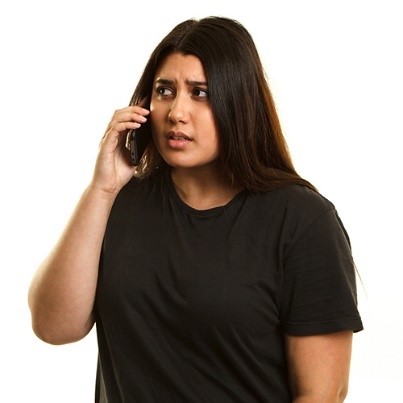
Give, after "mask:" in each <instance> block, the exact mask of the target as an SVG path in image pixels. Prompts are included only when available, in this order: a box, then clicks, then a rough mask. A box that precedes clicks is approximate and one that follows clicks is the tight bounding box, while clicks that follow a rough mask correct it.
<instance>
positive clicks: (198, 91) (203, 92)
mask: <svg viewBox="0 0 403 403" xmlns="http://www.w3.org/2000/svg"><path fill="white" fill-rule="evenodd" d="M193 94H194V96H195V97H197V98H208V91H207V90H202V89H200V88H196V89H195V90H194V91H193Z"/></svg>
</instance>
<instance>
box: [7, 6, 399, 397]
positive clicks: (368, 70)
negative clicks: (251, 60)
mask: <svg viewBox="0 0 403 403" xmlns="http://www.w3.org/2000/svg"><path fill="white" fill-rule="evenodd" d="M398 3H399V1H396V2H393V1H388V0H379V1H354V0H349V1H348V0H347V1H325V0H317V1H309V0H305V1H267V0H266V1H262V0H249V1H242V2H239V3H237V2H234V1H229V2H224V3H222V2H220V1H218V0H214V1H211V0H199V1H198V2H192V1H189V0H184V1H179V0H170V1H165V0H163V1H136V0H132V1H124V0H113V1H112V0H111V1H101V0H98V1H95V0H94V1H85V0H69V1H67V0H66V1H56V0H49V1H46V0H37V1H29V0H13V1H11V0H9V1H3V2H2V3H1V5H0V45H1V47H0V51H1V62H0V150H1V155H0V175H1V181H0V188H1V196H0V203H1V208H0V236H1V238H0V239H1V252H0V253H1V255H0V257H1V281H0V298H1V300H0V309H1V312H0V318H1V332H0V337H1V340H0V383H1V385H2V386H1V389H0V400H1V401H7V402H26V401H31V402H41V403H47V402H50V403H54V402H58V403H63V402H66V403H67V402H68V403H72V402H74V403H81V402H83V403H86V402H91V401H93V392H94V381H95V368H96V355H97V351H96V339H95V334H94V332H92V333H91V334H90V335H89V336H88V337H87V338H86V339H84V340H82V341H80V342H78V343H75V344H71V345H66V346H57V347H56V346H50V345H47V344H45V343H43V342H41V341H39V340H38V339H37V338H36V337H35V336H34V335H33V333H32V330H31V327H30V315H29V310H28V306H27V302H26V299H27V298H26V296H27V289H28V285H29V282H30V280H31V277H32V275H33V273H34V271H35V269H36V267H37V266H38V265H39V264H40V262H41V260H42V259H43V258H44V256H45V255H46V254H47V253H48V251H49V250H50V248H51V247H52V246H53V244H54V243H55V241H56V240H57V238H58V236H59V234H60V232H61V231H62V229H63V227H64V224H65V223H66V221H67V219H68V218H69V216H70V213H71V211H72V209H73V207H74V205H75V203H76V202H77V200H78V198H79V196H80V194H81V192H82V191H83V189H84V187H85V186H86V184H87V183H88V181H89V179H90V177H91V174H92V167H93V164H94V161H95V156H96V152H97V149H98V142H99V140H100V138H101V137H102V135H103V131H104V128H105V127H106V125H107V123H108V121H109V118H110V117H111V115H112V113H113V111H114V110H115V109H117V108H120V107H123V106H125V105H126V104H127V103H128V101H129V99H130V97H131V94H132V91H133V89H134V87H135V85H136V83H137V80H138V78H139V75H140V73H141V72H142V69H143V68H144V65H145V63H146V61H147V59H148V56H149V54H150V53H151V51H152V50H153V48H154V47H155V46H156V44H157V43H158V42H159V40H160V39H161V38H162V37H163V36H164V35H165V34H166V33H167V32H168V31H169V30H170V29H171V28H173V26H174V25H176V24H177V23H179V22H181V21H182V20H184V19H187V18H190V17H204V16H208V15H224V16H228V17H232V18H236V19H238V20H239V21H240V22H242V23H243V24H244V25H245V26H246V28H247V29H248V30H249V31H250V32H251V34H252V35H253V37H254V38H255V41H256V45H257V47H258V49H259V51H260V53H261V56H262V59H263V62H264V65H265V68H266V71H267V74H268V77H269V81H270V85H271V88H272V91H273V94H274V97H275V99H276V102H277V107H278V112H279V115H280V118H281V121H282V124H283V128H284V132H285V135H286V138H287V139H288V143H289V147H290V150H291V154H292V156H293V158H294V163H295V166H296V168H297V170H298V171H299V173H300V174H301V175H302V176H304V177H306V178H307V179H309V180H310V181H312V182H313V183H314V184H315V185H316V186H317V187H318V188H319V190H320V191H321V193H322V194H324V195H325V196H326V197H327V198H329V199H330V200H331V201H332V202H333V203H334V204H335V205H336V207H337V209H338V211H339V214H340V215H341V217H342V219H343V221H344V224H345V226H346V227H347V230H348V232H349V234H350V238H351V241H352V245H353V251H354V255H355V259H356V263H357V266H358V269H359V271H360V274H361V278H362V284H359V297H360V301H359V303H360V310H361V314H362V317H363V321H364V325H365V331H364V332H361V333H359V334H357V335H356V336H355V339H354V352H353V360H352V368H351V379H350V394H349V397H348V398H347V402H357V403H361V402H369V401H371V402H372V401H384V402H403V398H402V393H401V385H402V381H403V370H402V366H403V347H402V330H403V326H402V308H403V302H402V287H401V284H400V279H401V271H402V268H403V267H402V266H403V264H402V258H401V249H402V247H403V245H402V235H401V234H402V224H403V222H402V221H403V220H402V205H403V200H402V196H401V192H400V188H401V183H402V179H401V174H402V163H401V145H399V144H401V143H400V142H399V139H400V138H401V137H402V134H403V124H402V117H403V114H402V93H403V80H402V74H403V63H402V60H401V55H402V38H403V28H402V27H403V24H402V12H401V11H400V10H399V8H398ZM5 396H8V397H7V398H5Z"/></svg>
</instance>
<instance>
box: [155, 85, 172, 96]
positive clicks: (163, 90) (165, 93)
mask: <svg viewBox="0 0 403 403" xmlns="http://www.w3.org/2000/svg"><path fill="white" fill-rule="evenodd" d="M156 91H157V94H158V95H160V96H162V97H166V96H170V95H172V94H173V92H172V90H171V89H170V88H167V87H158V88H157V90H156Z"/></svg>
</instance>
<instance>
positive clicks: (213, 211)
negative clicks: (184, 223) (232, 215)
mask: <svg viewBox="0 0 403 403" xmlns="http://www.w3.org/2000/svg"><path fill="white" fill-rule="evenodd" d="M167 183H168V189H169V194H170V196H171V197H172V199H173V200H174V202H175V204H177V205H178V206H179V207H180V208H181V209H182V210H184V211H186V212H187V213H190V214H192V215H197V216H213V215H217V214H220V213H221V212H222V211H224V210H227V209H228V208H230V207H231V206H232V205H235V204H243V203H244V201H245V199H246V196H247V190H246V189H244V190H241V191H240V192H238V193H237V194H236V195H235V196H234V197H233V198H232V199H231V200H230V201H229V202H228V203H226V204H224V205H222V206H217V207H211V208H208V209H203V210H198V209H196V208H194V207H191V206H189V205H188V204H187V203H185V202H184V201H183V200H182V199H181V197H180V196H179V194H178V192H177V191H176V189H175V186H174V184H173V181H172V177H171V175H170V173H169V172H168V173H167Z"/></svg>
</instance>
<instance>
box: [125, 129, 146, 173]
mask: <svg viewBox="0 0 403 403" xmlns="http://www.w3.org/2000/svg"><path fill="white" fill-rule="evenodd" d="M150 138H151V130H150V124H149V123H148V121H147V122H146V123H143V124H142V125H141V127H139V128H138V129H133V130H130V131H129V133H128V134H127V142H126V146H127V148H128V149H129V151H130V158H131V161H132V164H133V165H135V166H137V165H138V164H139V163H140V160H141V157H142V156H143V154H144V151H145V150H146V148H147V146H148V143H149V142H150Z"/></svg>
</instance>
